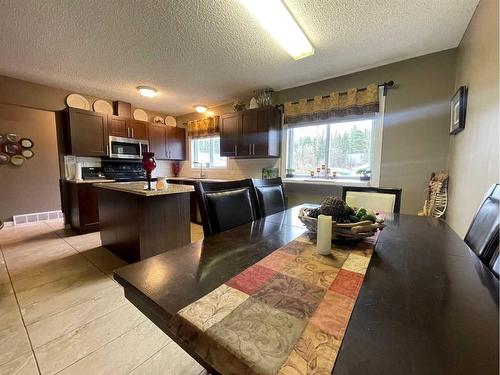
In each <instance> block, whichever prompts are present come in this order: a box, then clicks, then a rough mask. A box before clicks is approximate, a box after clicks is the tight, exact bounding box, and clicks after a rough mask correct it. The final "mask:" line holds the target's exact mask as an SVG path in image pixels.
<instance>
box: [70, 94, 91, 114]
mask: <svg viewBox="0 0 500 375" xmlns="http://www.w3.org/2000/svg"><path fill="white" fill-rule="evenodd" d="M66 104H67V105H68V107H71V108H78V109H86V110H87V111H88V110H90V103H89V101H88V100H87V99H86V98H85V97H83V96H81V95H80V94H69V95H68V96H67V97H66Z"/></svg>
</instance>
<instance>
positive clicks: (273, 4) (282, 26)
mask: <svg viewBox="0 0 500 375" xmlns="http://www.w3.org/2000/svg"><path fill="white" fill-rule="evenodd" d="M240 1H241V2H242V3H243V5H245V7H246V8H247V9H248V10H249V11H250V12H251V13H252V14H253V15H254V16H255V18H257V20H258V21H259V22H260V24H261V25H262V27H264V29H266V30H267V32H268V33H269V34H271V35H272V37H273V38H274V39H276V41H277V42H278V43H279V44H281V46H282V47H283V48H284V49H285V50H286V51H287V52H288V53H289V54H290V55H291V56H292V57H293V59H294V60H299V59H302V58H304V57H307V56H311V55H314V48H313V46H312V45H311V43H310V42H309V40H308V39H307V37H306V35H305V34H304V32H303V31H302V30H301V29H300V27H299V25H298V24H297V22H296V21H295V19H294V18H293V17H292V15H291V14H290V12H289V11H288V9H287V8H286V6H285V4H283V2H282V1H281V0H240Z"/></svg>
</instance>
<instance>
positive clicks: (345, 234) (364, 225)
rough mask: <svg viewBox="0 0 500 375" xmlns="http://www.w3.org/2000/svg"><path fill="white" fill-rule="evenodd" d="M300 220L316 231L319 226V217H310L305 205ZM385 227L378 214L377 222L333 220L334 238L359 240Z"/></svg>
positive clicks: (310, 229) (309, 228)
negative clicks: (340, 221) (341, 222)
mask: <svg viewBox="0 0 500 375" xmlns="http://www.w3.org/2000/svg"><path fill="white" fill-rule="evenodd" d="M299 220H300V221H301V222H302V223H303V224H304V225H305V226H306V228H307V229H308V230H309V231H311V232H314V233H316V232H317V228H318V219H316V218H314V217H310V216H309V215H308V214H307V208H305V207H303V208H301V209H300V211H299ZM384 227H385V224H384V223H383V219H382V218H380V217H378V216H377V222H375V223H372V222H371V221H370V220H365V221H359V222H357V223H345V224H339V223H336V222H335V221H334V222H332V238H333V239H342V240H359V239H361V238H365V237H371V236H373V235H375V233H376V232H377V230H382V229H383V228H384Z"/></svg>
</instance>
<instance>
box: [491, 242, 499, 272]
mask: <svg viewBox="0 0 500 375" xmlns="http://www.w3.org/2000/svg"><path fill="white" fill-rule="evenodd" d="M488 268H489V269H490V270H491V272H493V274H494V275H495V276H496V277H497V278H498V273H499V272H500V258H499V257H498V245H497V248H496V251H495V252H494V253H493V256H492V257H491V259H490V262H489V264H488Z"/></svg>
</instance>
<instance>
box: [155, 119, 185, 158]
mask: <svg viewBox="0 0 500 375" xmlns="http://www.w3.org/2000/svg"><path fill="white" fill-rule="evenodd" d="M149 148H150V150H151V151H152V152H154V153H155V158H156V159H158V160H186V129H184V128H180V127H171V126H165V125H163V124H150V126H149Z"/></svg>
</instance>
